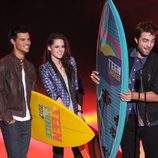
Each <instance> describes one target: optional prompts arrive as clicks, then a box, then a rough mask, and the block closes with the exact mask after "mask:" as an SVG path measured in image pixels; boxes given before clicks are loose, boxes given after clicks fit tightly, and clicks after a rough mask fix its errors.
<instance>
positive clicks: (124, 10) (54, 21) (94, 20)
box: [0, 0, 158, 158]
mask: <svg viewBox="0 0 158 158" xmlns="http://www.w3.org/2000/svg"><path fill="white" fill-rule="evenodd" d="M114 3H115V5H116V7H117V9H118V11H119V13H120V16H121V19H122V22H123V25H124V29H125V33H126V37H127V43H128V47H131V46H133V44H134V42H133V30H134V28H135V25H136V24H137V23H138V22H139V21H142V20H152V21H153V22H155V23H156V24H158V18H157V16H156V15H157V13H158V12H157V8H158V1H157V0H146V1H144V0H139V1H138V0H131V1H123V0H114ZM103 4H104V0H45V1H44V0H27V1H22V0H14V1H11V0H5V1H2V2H1V3H0V22H1V24H0V57H2V56H4V55H6V54H8V53H9V52H10V50H11V48H10V44H9V41H8V37H7V35H8V30H9V28H10V27H12V26H13V25H16V24H25V25H28V26H29V27H30V29H31V41H32V46H31V50H30V53H29V54H28V55H27V58H28V59H29V60H30V61H31V62H33V64H34V65H35V66H36V69H37V70H38V66H39V65H40V64H41V59H42V54H43V51H44V49H45V43H46V39H47V37H48V35H49V34H50V33H52V32H60V33H63V34H64V35H65V36H67V38H68V39H69V41H70V45H71V48H72V53H73V56H74V57H75V58H76V60H77V63H78V68H79V74H80V76H81V79H82V82H83V86H84V89H85V96H84V107H83V109H84V113H85V118H86V121H87V122H88V123H89V124H91V125H92V126H93V127H94V128H97V125H96V113H95V111H96V96H95V90H96V89H95V85H94V84H93V83H92V81H91V80H90V77H89V76H90V73H91V71H92V70H94V69H95V56H96V55H95V53H96V42H97V33H98V27H99V21H100V15H101V11H102V7H103ZM156 50H157V47H156ZM0 140H1V142H2V139H1V137H0ZM2 143H3V142H2ZM32 143H33V145H32ZM1 150H3V149H1ZM30 150H31V151H36V153H37V152H38V151H43V150H44V153H45V158H47V157H51V155H49V156H47V155H46V154H47V151H48V150H49V151H51V147H50V146H47V145H44V148H43V144H40V145H39V143H37V142H36V141H34V140H33V141H31V149H30ZM3 151H4V150H3ZM31 153H32V152H31ZM48 153H49V152H48ZM29 154H30V153H29ZM41 155H42V154H41ZM29 157H32V158H36V157H34V156H33V155H32V156H30V155H29ZM0 158H5V157H3V156H2V155H1V151H0ZM38 158H40V156H39V157H38Z"/></svg>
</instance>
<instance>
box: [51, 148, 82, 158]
mask: <svg viewBox="0 0 158 158" xmlns="http://www.w3.org/2000/svg"><path fill="white" fill-rule="evenodd" d="M72 151H73V154H74V158H83V157H82V155H81V152H80V150H79V148H78V147H73V148H72ZM63 155H64V148H62V147H56V146H53V158H63Z"/></svg>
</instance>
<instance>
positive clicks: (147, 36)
mask: <svg viewBox="0 0 158 158" xmlns="http://www.w3.org/2000/svg"><path fill="white" fill-rule="evenodd" d="M134 40H135V42H136V44H137V49H138V54H137V55H138V57H140V58H143V57H145V56H148V55H149V54H150V52H151V50H152V49H153V47H154V44H155V35H152V34H151V33H150V32H143V33H142V34H141V36H140V38H139V39H137V38H135V39H134Z"/></svg>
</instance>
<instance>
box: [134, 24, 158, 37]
mask: <svg viewBox="0 0 158 158" xmlns="http://www.w3.org/2000/svg"><path fill="white" fill-rule="evenodd" d="M143 32H149V33H151V34H152V35H155V36H156V37H157V33H158V27H157V25H155V24H154V23H153V22H151V21H143V22H140V23H138V24H137V26H136V28H135V34H134V36H135V37H136V38H137V39H139V37H140V36H141V34H142V33H143Z"/></svg>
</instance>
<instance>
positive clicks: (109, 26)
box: [96, 0, 128, 158]
mask: <svg viewBox="0 0 158 158" xmlns="http://www.w3.org/2000/svg"><path fill="white" fill-rule="evenodd" d="M127 52H128V51H127V43H126V38H125V33H124V29H123V25H122V22H121V19H120V16H119V14H118V11H117V9H116V7H115V5H114V3H113V2H112V0H107V1H106V2H105V5H104V7H103V10H102V15H101V20H100V26H99V32H98V42H97V53H96V69H97V71H98V72H99V77H100V79H101V80H100V83H99V85H98V86H97V117H98V132H99V143H100V149H101V154H102V157H103V158H115V157H116V155H117V152H118V149H119V145H120V141H121V137H122V133H123V128H124V123H125V117H126V106H127V103H126V102H122V101H121V100H120V97H119V94H120V92H127V91H128V53H127Z"/></svg>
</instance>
